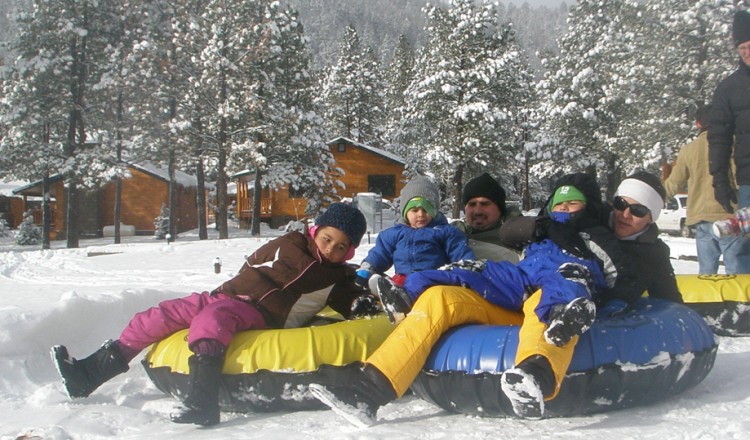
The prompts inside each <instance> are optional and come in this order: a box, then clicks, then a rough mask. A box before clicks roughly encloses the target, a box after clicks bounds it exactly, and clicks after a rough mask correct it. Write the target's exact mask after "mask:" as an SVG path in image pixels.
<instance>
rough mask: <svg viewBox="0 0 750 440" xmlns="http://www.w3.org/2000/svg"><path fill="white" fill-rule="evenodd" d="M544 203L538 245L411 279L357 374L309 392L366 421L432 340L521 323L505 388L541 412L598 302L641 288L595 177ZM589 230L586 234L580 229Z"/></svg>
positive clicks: (408, 376)
mask: <svg viewBox="0 0 750 440" xmlns="http://www.w3.org/2000/svg"><path fill="white" fill-rule="evenodd" d="M547 209H548V215H547V216H544V217H542V218H539V219H535V220H534V222H533V223H532V225H533V226H534V230H535V233H534V234H533V236H534V237H536V238H537V239H538V240H541V241H540V242H539V243H532V244H530V245H529V247H528V249H527V253H526V258H525V259H523V260H522V261H521V263H519V266H513V265H512V264H510V263H507V262H506V263H487V266H486V267H481V265H478V266H477V267H471V266H469V265H467V264H464V263H458V264H456V265H454V267H452V268H450V269H452V270H448V271H426V272H421V273H419V274H415V275H414V276H413V277H410V278H409V279H407V281H406V284H405V288H406V290H408V293H409V297H404V296H400V295H396V296H395V297H396V298H401V300H400V304H401V305H403V306H405V307H404V308H402V310H401V311H403V312H408V311H411V313H409V314H408V315H406V317H405V318H404V320H403V321H402V322H401V323H400V325H399V326H398V327H396V329H395V331H394V332H393V333H392V334H391V335H390V336H389V337H388V338H387V339H386V341H385V342H384V343H383V344H382V345H381V346H380V347H379V348H378V350H376V351H375V352H374V353H373V354H372V356H370V357H369V358H368V359H367V361H366V362H365V363H364V365H362V367H361V369H359V372H358V373H357V372H352V369H351V368H349V369H347V370H346V373H345V374H343V376H344V377H343V378H342V381H341V384H340V385H332V386H324V385H319V384H317V385H311V386H310V389H311V391H312V393H313V395H315V396H316V397H317V398H318V399H319V400H321V401H322V402H323V403H325V404H327V405H328V406H330V407H331V408H332V409H334V410H335V411H336V412H337V413H339V414H341V415H342V416H344V417H345V418H347V420H349V421H351V422H353V423H355V424H359V425H370V424H372V423H374V422H375V417H376V414H377V410H378V408H379V407H380V406H382V405H385V404H386V403H388V402H390V401H392V400H395V399H396V398H398V397H401V396H402V395H403V394H404V393H405V392H406V390H407V389H408V387H409V386H410V385H411V383H412V381H413V380H414V379H415V378H416V376H417V374H418V373H419V371H420V369H421V368H422V365H423V364H424V361H425V360H426V359H427V356H428V355H429V353H430V351H431V349H432V346H433V345H434V344H435V343H436V342H437V341H438V339H439V338H440V336H441V335H442V334H443V333H445V332H446V331H448V330H449V329H450V328H452V327H454V326H457V325H461V324H468V323H474V324H476V323H483V324H491V325H520V326H521V333H520V343H519V348H518V353H517V356H516V367H515V368H512V369H510V370H507V371H506V372H504V373H503V375H502V377H501V387H502V392H503V393H504V394H505V395H506V396H507V397H508V399H509V400H510V401H511V404H512V407H513V411H514V413H515V414H516V415H517V416H518V417H523V418H538V417H542V416H543V414H544V401H545V400H549V399H552V398H554V396H555V395H556V394H557V392H558V391H559V387H560V384H561V382H562V380H563V378H564V376H565V372H566V371H567V368H568V365H569V364H570V361H571V359H572V356H573V349H574V347H575V344H576V342H577V339H578V335H580V334H581V333H583V332H584V331H585V330H587V329H588V327H589V326H590V325H591V323H592V322H593V320H594V317H595V314H596V306H595V303H596V304H598V305H599V306H600V307H603V310H602V312H601V313H609V311H610V303H614V304H615V307H614V309H615V310H619V308H620V305H621V304H629V303H631V302H633V301H635V300H636V299H637V298H639V297H640V296H641V294H642V293H643V291H644V285H643V284H641V283H640V282H639V277H638V276H637V274H636V273H635V270H634V269H633V268H632V267H631V266H629V265H628V261H627V259H625V258H624V255H623V254H622V251H621V249H620V248H619V246H618V240H617V239H616V238H615V237H614V236H613V235H612V233H611V231H610V230H608V229H607V228H606V227H604V226H603V225H602V223H601V219H602V218H603V212H602V209H603V204H602V201H601V192H600V189H599V186H598V184H597V183H596V181H595V179H593V178H592V177H590V176H588V175H585V174H580V173H579V174H573V175H568V176H565V177H563V178H562V179H561V180H560V181H559V182H558V183H557V185H556V190H555V192H554V193H553V195H552V196H551V197H550V200H549V203H548V204H547ZM584 231H585V237H584V236H581V235H579V232H581V233H583V232H584ZM550 236H553V237H555V240H556V241H553V240H551V239H548V237H550ZM558 242H560V243H563V245H562V247H563V248H564V249H565V250H563V249H561V245H560V244H558ZM591 243H594V244H591ZM466 267H470V269H469V270H467V269H465V268H466ZM605 268H606V270H604V269H605ZM477 269H478V270H479V271H480V272H481V273H477V272H474V270H477ZM441 283H443V285H438V284H441ZM430 286H433V287H430ZM463 286H466V287H463ZM472 288H473V289H475V290H476V291H474V290H471V289H472ZM424 289H426V290H424ZM401 290H403V289H398V288H395V287H393V286H392V287H391V288H390V290H389V289H383V292H381V294H382V296H381V299H382V300H383V302H384V306H385V307H388V306H387V305H385V303H386V302H388V300H387V299H386V298H388V297H389V296H390V295H391V294H393V293H396V294H397V293H399V292H400V291H401ZM423 291H424V292H423ZM422 292H423V293H422ZM419 293H421V295H419ZM529 295H530V296H529ZM415 296H418V298H417V299H416V302H414V303H413V306H412V305H411V302H412V301H413V298H414V297H415ZM394 302H398V301H394ZM410 307H411V309H410ZM521 310H522V312H521Z"/></svg>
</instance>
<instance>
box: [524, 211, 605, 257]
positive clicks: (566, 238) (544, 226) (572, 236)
mask: <svg viewBox="0 0 750 440" xmlns="http://www.w3.org/2000/svg"><path fill="white" fill-rule="evenodd" d="M534 237H535V239H536V241H541V240H543V239H545V238H548V239H550V240H552V241H553V242H554V243H555V244H556V245H557V246H558V247H559V248H560V249H562V250H564V251H566V252H568V253H569V254H572V255H573V256H575V257H578V258H584V259H592V258H596V256H595V255H594V253H593V252H591V250H590V249H589V248H588V246H586V242H584V241H583V238H581V236H580V235H578V232H577V231H576V230H575V229H573V228H572V227H570V226H566V225H565V224H563V223H560V222H556V221H554V220H552V219H551V218H548V217H544V218H540V219H539V220H537V227H536V228H535V229H534Z"/></svg>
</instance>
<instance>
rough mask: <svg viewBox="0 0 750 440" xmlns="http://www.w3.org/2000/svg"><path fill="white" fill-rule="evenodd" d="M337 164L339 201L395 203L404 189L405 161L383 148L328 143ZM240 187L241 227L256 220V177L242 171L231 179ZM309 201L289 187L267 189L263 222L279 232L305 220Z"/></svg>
mask: <svg viewBox="0 0 750 440" xmlns="http://www.w3.org/2000/svg"><path fill="white" fill-rule="evenodd" d="M327 145H328V147H329V148H330V149H331V153H332V154H333V157H334V159H335V161H336V164H335V167H336V168H338V169H341V170H342V171H343V172H342V173H340V174H336V175H334V176H333V178H334V180H336V181H339V182H341V183H343V185H344V188H343V189H342V188H336V191H337V194H336V195H337V197H339V199H346V198H354V197H355V196H356V195H357V194H358V193H363V192H370V193H377V194H380V196H381V197H383V198H385V199H388V200H391V201H393V199H394V198H396V197H398V194H399V193H400V192H401V188H403V187H404V181H403V172H404V167H405V161H404V159H403V158H401V157H399V156H397V155H395V154H393V153H389V152H387V151H385V150H382V149H380V148H375V147H371V146H369V145H365V144H361V143H358V142H354V141H352V140H351V139H348V138H345V137H338V138H336V139H333V140H331V141H329V142H327ZM231 178H232V179H233V180H235V181H236V184H237V202H236V203H237V208H236V209H237V216H238V218H239V221H240V226H241V227H248V225H249V224H250V221H251V220H252V207H253V182H254V180H255V173H254V172H252V171H247V170H245V171H242V172H239V173H237V174H234V175H232V176H231ZM305 208H307V200H305V198H304V197H303V195H302V192H301V191H294V190H293V189H290V188H289V187H287V186H285V187H283V188H279V189H278V190H271V189H269V188H267V187H266V188H263V193H262V196H261V209H260V218H261V221H263V222H265V223H268V224H269V225H270V226H271V227H272V228H277V227H279V226H281V225H284V224H286V223H288V222H290V221H292V220H302V219H304V218H305V215H304V213H305Z"/></svg>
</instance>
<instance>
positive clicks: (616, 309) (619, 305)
mask: <svg viewBox="0 0 750 440" xmlns="http://www.w3.org/2000/svg"><path fill="white" fill-rule="evenodd" d="M628 309H629V307H628V303H626V302H625V301H623V300H621V299H613V300H612V301H609V302H608V303H607V304H605V305H604V307H602V308H600V309H599V310H598V311H597V313H596V317H597V318H614V317H617V316H621V315H624V314H625V313H627V312H628Z"/></svg>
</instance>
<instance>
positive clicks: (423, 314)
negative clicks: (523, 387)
mask: <svg viewBox="0 0 750 440" xmlns="http://www.w3.org/2000/svg"><path fill="white" fill-rule="evenodd" d="M540 292H541V291H537V292H535V293H534V294H533V295H532V296H531V297H529V299H527V300H526V302H525V303H524V306H523V313H521V312H517V311H510V310H506V309H504V308H502V307H499V306H496V305H493V304H490V303H489V302H487V300H485V299H484V298H482V297H481V296H479V295H478V294H477V293H475V292H474V291H473V290H470V289H467V288H465V287H458V286H434V287H431V288H429V289H427V290H426V291H424V293H422V295H421V296H420V297H419V298H418V299H417V301H416V302H415V303H414V307H413V308H412V311H411V312H410V313H409V314H408V315H407V316H406V318H405V319H404V320H403V321H402V322H401V323H400V324H398V326H397V327H396V328H395V329H394V331H393V333H391V334H390V335H389V336H388V338H386V340H385V342H383V344H382V345H381V346H380V347H379V348H378V349H377V350H376V351H375V352H374V353H373V354H372V355H371V356H370V357H369V358H368V359H367V363H369V364H372V365H373V366H374V367H376V368H377V369H378V370H380V371H381V372H382V373H383V374H384V375H385V376H386V377H388V379H389V380H390V382H391V384H392V385H393V389H394V390H395V391H396V394H398V396H399V397H401V396H403V395H404V393H406V391H407V390H408V389H409V386H411V383H412V382H413V381H414V379H415V378H416V377H417V374H419V371H420V370H421V369H422V366H423V365H424V363H425V361H426V360H427V357H428V356H429V354H430V351H431V350H432V347H433V346H434V345H435V344H436V343H437V341H438V339H440V337H441V336H442V335H443V333H445V332H446V331H448V329H450V328H451V327H455V326H458V325H463V324H489V325H520V326H521V331H520V335H519V336H520V340H519V345H518V352H517V354H516V359H515V363H516V365H518V364H519V363H520V362H521V361H523V360H524V359H526V358H528V357H529V356H532V355H535V354H538V355H542V356H544V357H545V358H547V359H548V360H549V362H550V365H551V366H552V370H553V372H554V374H555V381H556V387H555V392H554V393H553V394H552V395H551V396H545V400H550V399H552V398H554V397H555V396H556V395H557V392H558V390H559V389H560V383H561V382H562V380H563V378H564V377H565V372H566V371H567V370H568V366H569V365H570V361H571V359H572V358H573V349H574V347H575V344H576V342H578V337H575V338H573V339H572V340H571V341H570V342H569V343H567V344H565V345H564V346H563V347H556V346H554V345H552V344H548V343H547V342H546V341H545V339H544V330H545V329H546V324H544V323H542V322H540V321H539V319H538V318H537V316H536V313H534V309H535V308H536V306H537V304H539V298H540V297H541V294H540Z"/></svg>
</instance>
